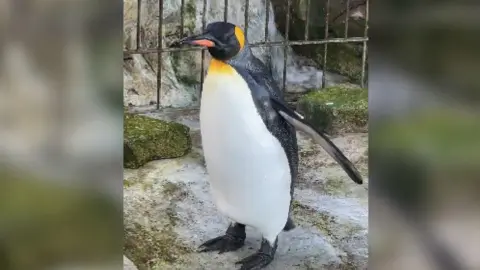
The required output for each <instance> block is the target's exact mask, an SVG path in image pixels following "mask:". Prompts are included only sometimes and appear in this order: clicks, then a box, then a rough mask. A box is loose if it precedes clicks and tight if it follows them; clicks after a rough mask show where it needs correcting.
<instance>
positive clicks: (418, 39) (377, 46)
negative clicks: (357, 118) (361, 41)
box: [369, 0, 480, 269]
mask: <svg viewBox="0 0 480 270" xmlns="http://www.w3.org/2000/svg"><path fill="white" fill-rule="evenodd" d="M479 11H480V9H479V5H478V2H475V1H435V2H432V1H394V0H390V1H379V2H376V3H374V4H372V9H371V14H372V16H371V24H370V27H371V28H370V30H371V32H370V33H371V43H370V47H369V55H370V59H369V60H370V61H369V66H370V77H369V79H370V80H369V85H370V88H369V112H370V126H369V138H370V140H369V142H370V145H369V146H370V148H369V150H370V151H369V155H370V171H371V182H370V216H369V218H370V222H369V229H370V230H369V244H370V260H369V264H370V265H369V268H370V269H480V260H479V257H478V255H477V254H478V253H477V252H476V250H479V248H480V215H479V214H478V213H480V201H479V199H480V196H479V193H478V191H479V188H480V182H479V181H478V179H480V169H479V168H480V167H479V165H480V154H479V153H480V151H479V150H480V117H479V111H478V110H479V108H480V107H479V106H478V105H479V101H480V100H479V97H480V95H479V93H480V91H479V90H480V79H479V77H478V74H479V66H478V63H479V62H478V60H479V56H480V54H479V52H478V48H479V46H480V36H479V35H478V33H479V30H480V29H479V28H480V20H479V19H480V18H479V17H478V12H479Z"/></svg>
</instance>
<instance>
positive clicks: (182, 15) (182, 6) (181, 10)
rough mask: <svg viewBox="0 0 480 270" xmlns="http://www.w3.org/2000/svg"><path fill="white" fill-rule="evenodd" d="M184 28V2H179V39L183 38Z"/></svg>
mask: <svg viewBox="0 0 480 270" xmlns="http://www.w3.org/2000/svg"><path fill="white" fill-rule="evenodd" d="M184 28H185V0H182V1H181V2H180V37H183V31H184Z"/></svg>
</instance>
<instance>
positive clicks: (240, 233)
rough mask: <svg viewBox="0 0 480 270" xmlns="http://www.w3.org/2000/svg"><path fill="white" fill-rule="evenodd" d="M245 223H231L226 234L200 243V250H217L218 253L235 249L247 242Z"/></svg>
mask: <svg viewBox="0 0 480 270" xmlns="http://www.w3.org/2000/svg"><path fill="white" fill-rule="evenodd" d="M245 238H246V233H245V225H243V224H240V223H235V224H231V225H230V226H229V227H228V229H227V232H226V233H225V235H222V236H219V237H215V238H213V239H210V240H208V241H206V242H205V243H203V244H201V245H200V247H199V248H200V250H199V252H208V251H217V250H218V254H222V253H224V252H229V251H235V250H237V249H239V248H241V247H243V245H244V244H245Z"/></svg>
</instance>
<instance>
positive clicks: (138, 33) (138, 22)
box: [137, 0, 142, 50]
mask: <svg viewBox="0 0 480 270" xmlns="http://www.w3.org/2000/svg"><path fill="white" fill-rule="evenodd" d="M141 9H142V0H138V5H137V50H139V49H141V48H140V29H141V27H140V13H141Z"/></svg>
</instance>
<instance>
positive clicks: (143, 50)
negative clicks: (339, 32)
mask: <svg viewBox="0 0 480 270" xmlns="http://www.w3.org/2000/svg"><path fill="white" fill-rule="evenodd" d="M224 1H225V9H224V21H227V20H228V0H224ZM236 1H238V0H236ZM244 1H245V27H244V32H245V36H247V33H248V7H249V2H250V0H244ZM265 1H266V5H265V6H266V18H265V40H264V41H263V42H256V43H249V46H250V47H264V46H267V47H268V46H283V47H284V59H283V60H284V61H283V76H282V89H283V91H285V86H286V77H287V76H286V75H287V48H288V47H289V46H295V45H297V46H298V45H321V44H323V45H324V51H323V63H322V70H323V71H324V72H325V71H326V70H327V54H328V46H327V45H328V44H329V43H363V47H362V73H361V81H360V83H361V86H362V87H364V86H365V71H366V62H367V41H368V18H369V0H366V1H365V27H364V36H363V37H348V25H349V12H350V10H351V8H352V7H351V6H350V1H351V0H346V7H345V14H340V15H339V16H341V15H345V23H344V25H345V31H344V33H345V34H344V37H343V38H329V20H330V14H329V10H330V0H326V4H325V10H326V12H325V35H324V39H320V40H310V39H309V38H308V36H309V33H308V31H309V23H310V16H309V11H310V2H311V1H315V0H306V1H307V4H306V7H307V8H306V16H305V18H306V22H305V38H304V40H299V41H290V40H289V30H290V16H291V14H290V7H291V3H292V0H285V4H286V13H287V14H286V26H285V38H284V41H282V42H272V41H268V36H269V35H268V22H269V17H270V16H271V15H270V0H265ZM141 4H142V0H138V8H137V29H136V49H134V50H125V51H124V52H123V53H124V58H125V57H128V56H129V55H132V54H142V55H143V54H151V53H157V56H158V61H157V62H158V66H157V101H156V105H157V110H158V109H160V99H161V82H162V61H161V56H162V53H167V52H178V51H194V50H201V51H202V61H201V74H200V91H201V88H202V87H203V80H204V71H205V63H204V62H205V51H206V49H205V48H199V47H189V48H163V45H162V38H163V29H162V26H163V0H158V5H159V15H158V17H159V23H158V42H157V44H158V45H157V48H141V46H140V33H141V29H140V27H141V24H140V13H141V12H140V10H141ZM206 13H207V0H203V11H202V30H204V29H205V27H206V25H207V22H206ZM180 16H181V25H180V36H181V37H183V36H184V21H185V20H184V16H185V0H181V14H180ZM325 77H326V76H322V88H324V87H325Z"/></svg>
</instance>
